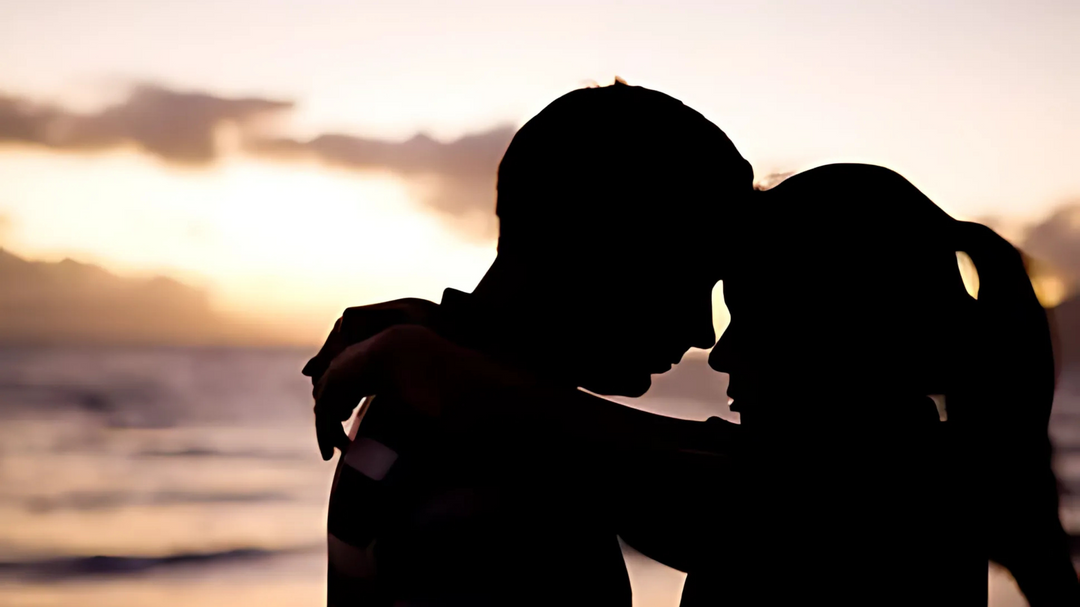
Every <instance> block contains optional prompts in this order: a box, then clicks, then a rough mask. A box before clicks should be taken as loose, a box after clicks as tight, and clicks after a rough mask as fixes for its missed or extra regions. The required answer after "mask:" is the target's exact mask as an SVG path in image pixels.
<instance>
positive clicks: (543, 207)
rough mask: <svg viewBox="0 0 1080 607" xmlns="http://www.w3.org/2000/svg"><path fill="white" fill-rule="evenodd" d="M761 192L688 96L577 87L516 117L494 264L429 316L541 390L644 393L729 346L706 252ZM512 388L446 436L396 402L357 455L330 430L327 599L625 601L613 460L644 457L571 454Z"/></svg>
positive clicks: (690, 441)
mask: <svg viewBox="0 0 1080 607" xmlns="http://www.w3.org/2000/svg"><path fill="white" fill-rule="evenodd" d="M751 191H752V171H751V169H750V166H749V165H748V164H747V163H746V161H745V160H743V159H742V158H741V156H739V154H738V152H737V151H736V150H735V148H734V146H733V145H732V144H731V142H730V141H729V140H728V138H727V137H726V136H725V135H724V134H723V132H721V131H720V129H719V128H717V127H716V126H715V125H713V124H712V123H710V122H709V121H708V120H706V119H705V118H704V117H702V116H701V115H700V114H699V113H697V112H695V111H693V110H692V109H690V108H688V107H686V106H684V105H683V104H682V103H681V102H679V101H677V100H675V99H673V98H671V97H668V96H667V95H664V94H662V93H658V92H655V91H650V90H647V89H643V88H640V87H631V86H627V85H625V84H621V83H617V84H615V85H613V86H609V87H602V88H592V89H582V90H578V91H574V92H571V93H569V94H567V95H565V96H563V97H561V98H559V99H558V100H556V101H555V102H553V103H552V104H551V105H549V106H548V107H547V108H545V109H544V111H542V112H541V113H540V114H539V115H537V116H536V117H535V118H533V119H532V120H530V121H529V122H528V123H527V124H526V125H525V126H524V127H522V128H521V130H520V131H519V132H518V133H517V135H516V136H515V137H514V140H513V141H512V142H511V144H510V146H509V149H508V150H507V152H506V154H505V156H504V158H503V160H502V162H501V164H500V166H499V176H498V199H497V213H498V216H499V220H500V235H499V251H498V256H497V258H496V260H495V261H494V263H493V264H492V266H491V268H490V269H489V270H488V272H487V274H486V275H485V276H484V278H483V279H482V280H481V282H480V284H479V285H477V287H476V289H475V290H474V291H473V293H471V294H465V293H461V292H457V291H453V290H447V292H446V294H445V295H444V298H443V302H442V305H441V306H440V307H439V308H438V309H437V310H434V309H433V310H429V311H428V312H427V314H428V318H427V324H429V325H430V326H434V327H437V328H438V331H439V332H440V334H441V335H443V336H444V337H446V338H447V339H449V340H451V341H452V342H454V343H456V344H458V345H462V346H465V347H467V348H470V349H472V350H476V351H478V352H482V353H484V354H486V355H487V356H489V357H492V358H494V359H496V360H498V361H500V363H502V364H504V365H507V366H510V367H512V368H514V369H516V370H519V371H520V372H521V373H523V374H525V375H528V376H534V377H537V378H542V380H543V382H544V383H546V384H549V385H560V386H565V387H566V388H568V389H573V388H575V387H577V386H581V387H584V388H586V389H589V390H592V391H594V392H598V393H602V394H617V395H627V396H639V395H641V394H643V393H644V392H645V391H646V390H647V389H648V388H649V385H650V383H651V377H650V376H651V374H653V373H662V372H664V371H667V370H668V369H670V367H671V365H672V364H674V363H676V362H678V361H679V360H680V358H681V357H682V356H683V354H684V353H685V352H686V351H687V350H688V349H689V348H691V347H701V348H707V347H710V346H711V345H712V344H713V342H714V341H715V336H714V334H713V329H712V313H711V297H710V294H711V291H712V288H713V286H714V284H715V283H716V281H717V280H718V279H719V278H720V276H719V268H718V267H717V265H716V264H715V263H710V264H709V265H708V266H706V265H705V264H704V263H703V261H704V260H705V259H707V253H709V254H712V255H715V245H714V244H713V243H715V241H716V239H717V238H718V237H719V238H721V239H722V240H723V239H725V234H724V233H723V231H722V230H723V227H724V226H725V225H727V224H730V223H733V222H730V221H726V220H727V219H729V218H730V215H731V214H732V213H733V212H734V211H735V210H736V209H738V208H739V207H740V205H741V204H743V201H744V200H745V198H746V197H747V196H748V195H749V194H750V193H751ZM725 214H726V215H728V217H725ZM706 245H709V246H708V250H707V249H706ZM391 313H392V310H391ZM316 366H317V365H316ZM306 372H307V373H309V374H311V375H314V376H317V375H319V373H320V370H318V369H316V368H314V367H312V368H309V369H307V370H306ZM412 381H414V382H415V383H417V384H423V383H424V382H425V381H427V379H426V378H425V377H415V378H412ZM320 397H321V398H320V402H321V403H323V406H326V407H329V406H330V403H331V401H333V400H334V395H332V394H331V395H328V394H321V395H320ZM342 397H343V398H344V400H345V401H348V400H349V399H350V397H349V395H348V394H345V395H342ZM497 400H498V399H491V402H488V403H485V404H481V405H478V406H486V407H487V408H488V409H487V411H488V415H486V416H476V417H473V419H472V420H471V422H472V423H469V424H457V425H454V424H453V423H445V420H444V423H443V424H442V425H441V426H440V427H437V428H432V427H431V426H430V425H428V424H425V422H424V421H423V420H419V419H417V418H416V417H412V418H410V419H404V418H400V417H399V418H396V419H389V418H390V417H393V415H394V414H393V413H392V411H393V410H394V407H382V408H380V402H379V401H378V400H376V401H375V402H374V403H373V405H372V407H371V410H370V411H368V412H367V413H366V417H365V419H364V422H363V425H362V426H361V435H362V436H361V438H360V439H358V440H357V441H356V443H354V444H353V445H352V446H351V447H350V446H348V445H347V441H342V440H341V439H342V437H341V429H340V427H337V428H336V429H335V428H334V427H333V423H334V422H332V423H331V425H330V426H327V425H326V424H325V423H324V424H322V425H321V430H320V431H321V433H322V435H321V441H322V442H323V449H324V450H323V454H324V457H327V458H328V457H329V456H330V455H331V454H332V451H328V449H332V447H330V445H331V444H337V445H338V446H340V447H343V448H344V449H347V450H349V452H348V454H347V455H346V456H345V457H344V458H343V461H344V466H342V467H340V468H339V477H338V479H337V481H336V486H335V489H334V496H333V497H332V499H331V513H330V524H329V532H330V534H331V538H330V549H331V553H330V556H331V571H330V587H329V599H330V602H331V604H344V603H345V602H347V601H349V600H350V599H351V598H352V597H351V596H350V595H353V594H363V595H364V596H365V597H367V598H368V600H369V601H383V602H386V604H390V603H391V602H392V601H400V600H404V601H406V602H407V604H412V603H408V601H412V602H414V603H415V604H418V605H427V604H438V605H450V604H453V605H459V604H460V605H515V604H538V605H539V604H546V605H554V604H559V605H565V604H589V605H600V604H612V605H615V604H619V605H629V601H630V597H629V584H628V581H627V578H626V572H625V568H624V565H623V561H622V557H621V551H620V549H619V546H618V544H617V541H616V533H617V529H616V520H617V519H616V518H613V517H612V516H611V504H610V497H611V495H612V493H611V490H610V489H609V487H608V485H609V484H610V483H612V482H618V483H625V482H626V479H622V478H613V477H612V475H611V472H610V471H611V470H612V469H613V468H612V467H611V466H610V465H609V464H605V462H609V461H610V460H611V459H612V458H616V459H618V460H620V461H621V462H624V463H625V462H629V461H631V460H632V459H633V457H635V455H633V454H631V453H629V452H628V451H626V447H627V446H626V445H621V444H616V443H611V444H607V443H606V441H605V439H604V438H603V437H605V436H611V437H617V436H619V435H620V433H617V432H604V431H603V429H602V428H600V427H595V426H590V424H588V423H583V424H582V425H581V427H582V428H583V431H584V432H583V436H581V437H579V438H580V440H578V441H572V442H566V443H564V445H563V446H564V447H565V449H560V448H558V446H557V445H553V444H552V442H551V441H552V440H553V438H555V437H559V436H565V435H563V434H562V433H561V432H560V433H559V434H557V433H555V432H554V430H555V428H554V427H549V426H545V424H543V423H524V424H523V423H520V421H519V420H517V419H516V418H515V415H516V414H515V413H514V410H515V409H517V404H516V403H514V402H497ZM352 404H355V401H353V402H352ZM349 409H351V405H348V404H346V405H344V406H343V407H341V408H340V409H339V411H341V412H344V413H347V412H348V410H349ZM504 413H507V414H509V415H504ZM582 414H583V415H588V412H586V411H582ZM611 419H612V420H626V421H627V422H628V423H630V424H634V423H637V422H636V420H637V419H638V418H637V416H636V412H631V410H629V409H626V411H625V412H623V413H619V414H617V415H616V416H614V417H612V418H611ZM604 423H607V422H604ZM617 423H623V422H622V421H619V422H617ZM391 426H398V427H399V428H400V431H399V432H398V433H397V434H395V432H394V431H393V430H390V429H389V428H390V427H391ZM702 426H703V425H702V424H698V423H692V422H687V425H686V426H683V425H679V426H678V429H677V431H676V432H675V434H673V435H672V436H671V437H670V440H669V444H670V445H671V446H672V447H673V448H674V446H675V445H678V446H679V448H682V447H686V446H687V445H689V446H693V445H694V443H695V441H699V442H700V436H705V435H706V434H700V436H699V431H700V430H701V429H702ZM368 427H373V428H375V430H372V432H374V435H372V434H371V432H367V431H366V429H367V428H368ZM422 428H423V429H422ZM642 429H643V430H644V428H642ZM656 430H657V429H656V428H649V430H648V431H647V432H648V433H649V434H650V435H651V437H650V439H649V441H650V449H651V448H653V447H655V446H658V445H660V443H661V441H660V440H659V439H658V438H657V437H656V436H655V435H656V434H657V432H656ZM418 436H422V437H423V438H422V439H418V438H417V437H418ZM557 440H562V439H561V438H559V439H557ZM635 449H636V447H633V448H631V450H635ZM401 469H404V470H407V473H408V474H410V475H412V478H413V479H414V482H412V483H411V485H409V486H406V485H407V483H405V482H404V481H401V482H399V481H397V480H396V478H397V477H395V476H394V475H395V474H399V475H400V474H406V473H405V472H402V473H395V470H401ZM394 483H399V484H398V485H394ZM391 486H392V487H393V489H390V490H389V491H393V492H396V494H397V495H403V494H408V498H407V499H404V498H403V499H401V500H398V498H388V499H389V501H387V502H386V503H387V504H391V503H392V504H394V506H393V507H390V506H386V505H385V504H383V502H379V501H378V500H379V499H381V498H378V497H375V496H376V494H377V493H378V492H379V491H382V490H383V489H384V488H385V487H391ZM395 500H398V501H395ZM406 503H407V505H403V504H406ZM372 504H376V505H372ZM379 504H383V505H379ZM403 513H404V514H403ZM365 517H366V519H365ZM380 520H381V521H385V522H386V524H385V525H384V526H381V527H378V529H377V530H376V529H375V528H374V527H372V525H374V524H375V523H376V522H378V521H380Z"/></svg>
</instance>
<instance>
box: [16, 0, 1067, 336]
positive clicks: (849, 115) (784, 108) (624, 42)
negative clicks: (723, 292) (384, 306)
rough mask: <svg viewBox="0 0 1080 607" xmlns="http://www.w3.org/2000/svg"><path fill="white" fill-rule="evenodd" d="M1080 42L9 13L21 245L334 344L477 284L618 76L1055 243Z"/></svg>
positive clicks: (997, 16) (802, 10) (703, 15)
mask: <svg viewBox="0 0 1080 607" xmlns="http://www.w3.org/2000/svg"><path fill="white" fill-rule="evenodd" d="M1077 31H1080V3H1077V2H1074V1H1072V0H1031V1H1027V2H1000V1H996V0H987V1H984V2H980V3H971V2H961V1H958V0H934V1H930V0H906V1H899V0H896V1H888V2H864V1H855V0H832V1H830V2H817V3H810V2H797V1H795V0H771V1H770V0H764V1H757V2H740V3H734V2H711V3H706V2H701V3H695V2H681V1H678V0H675V1H671V2H649V3H646V2H631V1H624V2H600V1H597V0H577V1H574V2H559V1H556V0H544V1H538V2H513V1H508V0H504V1H501V2H453V3H449V2H435V1H429V2H407V1H400V2H393V3H389V2H383V3H374V2H357V1H351V2H345V1H339V0H306V1H304V2H299V1H289V2H287V1H284V0H258V1H256V0H217V1H215V2H209V1H204V0H187V1H184V2H180V1H176V2H145V1H134V0H115V1H105V0H36V1H33V2H12V1H5V0H0V246H2V247H4V248H6V249H9V250H11V251H13V252H15V253H16V254H19V255H21V256H24V257H27V258H31V259H42V260H59V259H61V258H63V257H65V256H70V257H72V258H75V259H78V260H82V261H87V262H93V263H97V264H100V265H102V266H103V267H105V268H107V269H109V270H111V271H114V272H116V273H119V274H121V275H132V276H142V275H151V274H166V275H170V276H174V277H177V278H179V279H181V280H184V281H185V282H188V283H190V284H194V285H197V286H200V287H205V288H206V289H208V290H209V291H210V293H211V294H212V297H213V301H214V302H215V303H216V305H218V306H219V307H220V308H221V309H223V310H228V311H234V312H235V311H245V312H252V311H254V313H255V314H257V315H264V316H265V317H266V318H279V319H289V322H296V323H298V324H297V326H304V327H307V326H311V327H317V328H319V329H318V330H315V329H313V331H315V332H316V333H318V332H321V327H322V326H323V325H325V324H327V323H329V322H332V320H333V318H334V317H336V315H337V313H338V312H339V311H340V310H341V308H343V307H345V306H346V305H355V304H361V303H368V302H372V301H377V300H381V299H387V298H394V297H402V296H410V295H415V296H424V297H429V298H437V297H438V296H439V293H440V291H441V289H442V288H443V287H445V286H455V287H459V288H465V289H471V287H472V286H473V285H474V284H475V282H476V280H477V279H478V278H479V277H480V275H481V274H482V273H483V271H484V269H485V267H486V265H487V263H488V262H489V261H490V260H491V259H492V257H493V255H494V241H493V239H492V231H491V228H492V224H491V222H490V214H491V210H492V209H493V191H492V190H491V189H490V185H491V184H492V183H493V181H492V179H491V178H492V177H493V171H494V168H495V167H494V163H495V162H496V161H497V158H498V154H499V153H500V152H501V149H500V146H502V145H505V141H506V140H508V139H507V138H508V137H509V134H510V133H511V132H512V130H511V129H512V128H513V127H517V126H520V125H521V124H522V123H523V122H524V121H525V120H527V119H528V118H529V117H530V116H532V115H533V114H535V113H536V112H537V111H539V110H540V109H541V108H542V107H543V106H544V105H546V104H547V103H548V102H549V101H551V100H552V99H554V98H555V97H557V96H559V95H560V94H562V93H564V92H566V91H568V90H570V89H573V88H577V87H580V86H583V85H586V84H588V83H589V82H592V81H596V82H600V83H607V82H610V81H611V80H612V78H613V77H614V76H615V75H618V76H620V77H622V78H624V79H626V80H627V81H628V82H630V83H631V84H640V85H644V86H649V87H652V88H657V89H659V90H662V91H664V92H667V93H669V94H671V95H673V96H675V97H677V98H679V99H681V100H683V101H684V102H686V103H687V104H688V105H690V106H692V107H694V108H695V109H697V110H699V111H701V112H702V113H703V114H705V115H706V116H707V117H708V118H710V119H712V120H713V121H714V122H716V123H717V124H718V125H719V126H720V127H721V128H722V129H724V130H725V131H726V132H727V133H728V135H729V136H730V137H731V138H732V140H733V141H734V142H735V144H736V145H737V146H738V147H739V149H740V150H741V151H742V153H743V155H744V156H746V158H747V159H749V160H750V161H751V163H752V164H753V165H754V167H755V170H756V172H757V174H758V176H759V177H762V176H765V175H767V174H770V173H774V172H781V171H791V170H800V169H805V168H809V167H812V166H814V165H817V164H822V163H826V162H834V161H860V162H870V163H876V164H883V165H886V166H889V167H891V168H893V169H896V170H898V171H899V172H901V173H902V174H904V175H905V176H906V177H908V178H909V179H911V180H912V181H913V182H914V183H915V184H916V185H918V186H919V187H920V188H921V189H922V190H923V191H924V192H926V193H927V194H928V195H929V196H930V197H931V198H932V199H934V200H935V201H936V202H938V203H939V204H940V205H941V206H942V207H943V208H945V209H946V210H947V211H949V212H950V213H952V214H954V216H957V217H960V218H983V217H989V216H997V217H1000V218H1002V224H1001V225H1003V226H1005V227H1006V228H1007V227H1008V226H1010V225H1015V226H1019V225H1024V224H1034V223H1037V222H1039V221H1042V220H1043V219H1044V218H1045V217H1046V216H1048V215H1049V214H1050V213H1052V212H1053V211H1054V210H1055V209H1058V208H1059V207H1061V206H1062V205H1064V204H1066V203H1069V202H1070V201H1074V200H1077V199H1080V170H1077V167H1078V161H1080V118H1078V115H1080V75H1078V74H1080V72H1078V71H1077V65H1078V64H1080V36H1077V35H1076V32H1077ZM148 85H150V86H148ZM192 93H199V95H192ZM5 97H6V98H7V102H6V104H5V103H4V98H5ZM223 100H228V101H223ZM237 100H239V101H237ZM219 102H221V103H219ZM109 107H112V109H111V110H110V109H106V108H109ZM191 107H197V108H201V109H196V110H190V108H191ZM192 111H193V112H195V113H194V114H192V113H190V112H192ZM176 116H183V119H182V120H181V121H179V122H176V123H173V122H170V121H171V120H173V119H174V118H175V117H176ZM163 122H165V123H168V124H169V126H165V127H162V126H160V125H161V123H163ZM147 124H149V125H150V126H147ZM26 125H31V127H32V128H31V127H28V126H26ZM418 133H423V134H426V135H429V136H431V137H433V138H434V139H435V140H436V142H432V141H428V140H426V139H423V138H420V139H413V138H414V136H416V135H417V134H418ZM326 134H330V135H343V136H349V137H350V138H349V139H347V140H345V141H346V142H347V144H348V145H346V146H345V147H341V146H340V145H336V144H334V145H332V144H333V142H334V141H338V142H340V140H335V139H333V138H330V139H326V138H323V139H321V140H320V139H316V138H317V137H319V136H320V135H326ZM463 137H465V138H466V139H464V140H461V138H463ZM352 138H359V139H352ZM455 141H456V142H457V143H454V142H455ZM253 142H256V143H257V144H258V145H256V144H255V143H253ZM328 142H329V143H328ZM437 142H441V144H445V145H441V144H440V143H437ZM432 159H434V160H432ZM489 171H490V175H489ZM1070 225H1071V224H1070ZM1073 227H1074V228H1076V226H1073ZM1078 229H1080V228H1078ZM320 323H321V324H320ZM305 330H306V329H305Z"/></svg>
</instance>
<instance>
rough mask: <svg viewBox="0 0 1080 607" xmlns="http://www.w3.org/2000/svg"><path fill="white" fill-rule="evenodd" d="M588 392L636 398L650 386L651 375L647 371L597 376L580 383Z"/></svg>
mask: <svg viewBox="0 0 1080 607" xmlns="http://www.w3.org/2000/svg"><path fill="white" fill-rule="evenodd" d="M581 387H582V388H585V389H586V390H588V391H589V392H592V393H594V394H603V395H604V396H626V397H629V398H637V397H639V396H642V395H644V394H645V393H646V392H648V391H649V388H651V387H652V375H649V374H647V373H642V374H635V375H633V376H630V375H627V376H624V377H606V378H598V379H594V380H591V381H588V382H583V383H582V384H581Z"/></svg>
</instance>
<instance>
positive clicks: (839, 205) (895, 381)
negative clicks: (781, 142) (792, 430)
mask: <svg viewBox="0 0 1080 607" xmlns="http://www.w3.org/2000/svg"><path fill="white" fill-rule="evenodd" d="M754 207H755V209H756V211H755V214H756V217H758V221H756V222H754V224H755V228H754V235H755V238H747V239H746V242H747V250H745V251H744V257H743V258H742V259H741V260H740V264H739V268H738V271H737V272H734V273H732V275H731V276H730V277H728V276H725V281H724V295H725V300H726V301H727V304H728V307H729V309H730V312H731V324H730V326H729V327H728V329H727V331H725V333H724V335H723V337H722V338H721V339H720V342H719V343H718V344H717V346H716V348H715V349H714V350H713V353H712V356H711V357H710V364H712V366H713V367H714V368H715V369H717V370H719V371H723V372H728V373H730V374H731V376H732V377H731V390H730V392H729V395H730V396H731V397H732V398H733V399H735V400H736V401H737V402H738V401H740V400H741V401H742V402H743V403H746V402H751V401H754V400H762V399H766V400H770V401H772V400H774V399H784V398H790V397H791V396H792V395H798V394H808V393H809V394H817V395H824V394H828V395H831V396H832V397H842V395H843V394H844V393H849V394H858V395H862V396H865V395H866V393H867V391H876V392H877V394H878V395H880V394H881V393H882V391H883V390H888V391H889V392H890V393H893V394H898V395H919V394H921V395H927V394H943V393H946V392H948V391H949V390H950V383H951V382H952V381H953V379H954V374H953V372H952V371H953V369H954V366H955V363H956V362H957V358H958V357H963V356H964V354H963V352H964V348H965V344H967V343H968V339H967V335H968V334H969V332H970V322H971V321H972V320H973V315H972V313H973V304H974V300H973V299H972V298H971V297H970V296H969V295H968V293H967V291H966V289H965V288H964V283H963V280H962V278H961V275H960V271H959V268H958V267H957V261H956V260H957V256H956V252H957V251H961V250H963V249H962V245H961V242H960V240H959V238H958V233H959V228H958V225H959V224H960V222H957V221H956V220H954V219H953V218H951V217H950V216H949V215H948V214H946V213H945V212H944V211H942V210H941V209H940V208H938V207H937V206H936V205H935V204H934V203H933V202H932V201H930V200H929V199H928V198H927V197H926V196H925V195H923V194H922V193H921V192H920V191H919V190H918V189H916V188H915V187H914V186H913V185H912V184H911V183H910V182H908V181H907V180H906V179H904V178H903V177H901V176H900V175H898V174H896V173H895V172H893V171H890V170H888V169H884V168H881V167H874V166H870V165H852V164H847V165H843V164H840V165H828V166H824V167H819V168H816V169H812V170H810V171H806V172H804V173H801V174H798V175H795V176H793V177H791V178H789V179H787V180H786V181H784V182H783V183H781V184H780V185H778V186H776V187H775V188H773V189H771V190H768V191H764V192H760V193H759V194H758V201H757V203H756V204H755V205H754Z"/></svg>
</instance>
